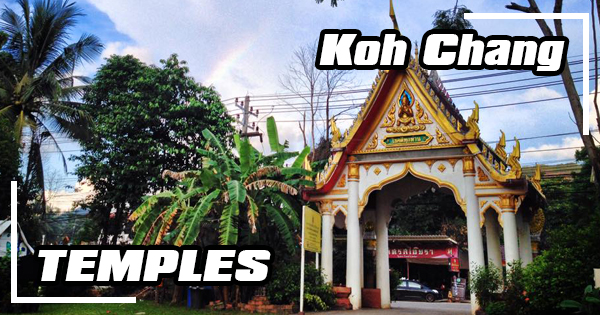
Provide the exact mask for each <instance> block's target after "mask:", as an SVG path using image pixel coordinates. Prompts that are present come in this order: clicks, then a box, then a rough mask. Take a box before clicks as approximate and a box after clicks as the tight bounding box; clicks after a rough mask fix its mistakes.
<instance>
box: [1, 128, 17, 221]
mask: <svg viewBox="0 0 600 315" xmlns="http://www.w3.org/2000/svg"><path fill="white" fill-rule="evenodd" d="M0 148H1V150H2V154H0V187H2V188H1V189H0V219H4V218H6V217H8V216H9V215H10V189H8V188H9V187H10V182H11V181H13V180H18V179H19V164H20V163H19V144H18V143H16V142H15V139H14V136H13V130H12V128H11V126H10V122H9V121H8V120H7V119H6V118H3V117H0Z"/></svg>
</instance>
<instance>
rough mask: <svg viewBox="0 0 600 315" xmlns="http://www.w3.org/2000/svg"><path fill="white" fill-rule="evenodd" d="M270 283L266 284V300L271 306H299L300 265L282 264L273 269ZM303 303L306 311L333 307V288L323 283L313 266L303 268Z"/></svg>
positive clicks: (321, 277)
mask: <svg viewBox="0 0 600 315" xmlns="http://www.w3.org/2000/svg"><path fill="white" fill-rule="evenodd" d="M274 270H275V272H274V274H273V276H272V277H271V281H270V282H269V283H268V284H267V298H268V299H269V301H270V302H271V303H273V304H291V303H292V302H293V303H295V304H296V305H297V304H299V297H300V265H299V264H296V263H287V264H282V265H280V266H278V267H277V268H275V269H274ZM304 299H305V300H304V301H305V302H306V309H307V310H311V311H325V310H328V309H329V308H331V307H332V306H334V305H335V294H334V293H333V287H332V286H331V285H329V284H327V283H325V281H324V279H323V275H322V274H321V271H320V270H317V268H316V267H315V265H314V264H306V267H305V268H304Z"/></svg>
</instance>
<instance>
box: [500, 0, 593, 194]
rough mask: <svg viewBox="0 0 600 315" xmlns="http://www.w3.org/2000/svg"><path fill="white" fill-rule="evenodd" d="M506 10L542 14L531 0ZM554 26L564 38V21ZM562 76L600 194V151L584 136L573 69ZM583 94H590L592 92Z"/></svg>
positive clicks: (559, 0)
mask: <svg viewBox="0 0 600 315" xmlns="http://www.w3.org/2000/svg"><path fill="white" fill-rule="evenodd" d="M506 8H507V9H511V10H516V11H521V12H525V13H541V11H540V9H539V7H538V6H537V3H536V2H535V0H529V7H524V6H521V5H518V4H516V3H514V2H513V3H511V4H510V5H507V6H506ZM561 11H562V0H556V1H555V5H554V13H560V12H561ZM536 22H537V23H538V25H539V27H540V29H541V30H542V33H543V34H544V36H553V35H554V34H553V33H552V30H551V29H550V27H549V26H548V24H547V23H546V21H545V20H536ZM554 26H555V28H556V35H558V36H564V35H563V29H562V21H561V20H554ZM583 62H589V60H584V61H583ZM560 75H561V78H562V81H563V84H564V86H565V90H566V91H567V97H568V98H569V103H570V105H571V110H572V111H573V116H574V117H575V123H576V124H577V129H578V130H579V135H580V137H581V140H582V141H583V145H584V146H585V149H586V151H587V153H588V156H589V159H590V164H591V165H592V172H593V173H594V174H593V175H594V179H595V180H594V185H595V187H596V191H597V192H599V193H600V152H599V151H598V148H597V147H596V145H595V143H594V139H593V138H592V136H591V135H587V136H586V135H584V134H583V107H582V106H581V99H580V98H579V94H578V93H577V88H576V87H575V83H574V82H573V76H572V75H571V69H570V67H569V64H568V63H565V69H564V70H563V72H562V73H561V74H560ZM582 92H583V93H589V92H590V91H582Z"/></svg>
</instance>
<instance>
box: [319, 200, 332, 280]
mask: <svg viewBox="0 0 600 315" xmlns="http://www.w3.org/2000/svg"><path fill="white" fill-rule="evenodd" d="M331 211H332V207H331V201H330V200H326V201H323V202H321V213H322V219H321V220H322V226H321V243H322V244H321V268H322V270H323V276H324V277H325V282H327V283H332V282H333V217H332V212H331Z"/></svg>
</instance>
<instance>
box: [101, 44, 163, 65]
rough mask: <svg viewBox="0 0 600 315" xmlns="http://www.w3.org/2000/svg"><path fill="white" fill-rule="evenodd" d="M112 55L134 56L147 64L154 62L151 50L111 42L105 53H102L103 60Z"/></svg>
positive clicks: (107, 45) (106, 46)
mask: <svg viewBox="0 0 600 315" xmlns="http://www.w3.org/2000/svg"><path fill="white" fill-rule="evenodd" d="M112 55H119V56H124V55H132V56H134V57H136V58H138V59H139V60H141V61H142V62H145V63H147V64H151V63H153V61H154V59H153V57H152V52H151V51H150V49H148V48H145V47H140V46H132V45H128V44H126V43H123V42H111V43H108V44H106V45H105V48H104V51H102V59H105V58H109V57H110V56H112Z"/></svg>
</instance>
